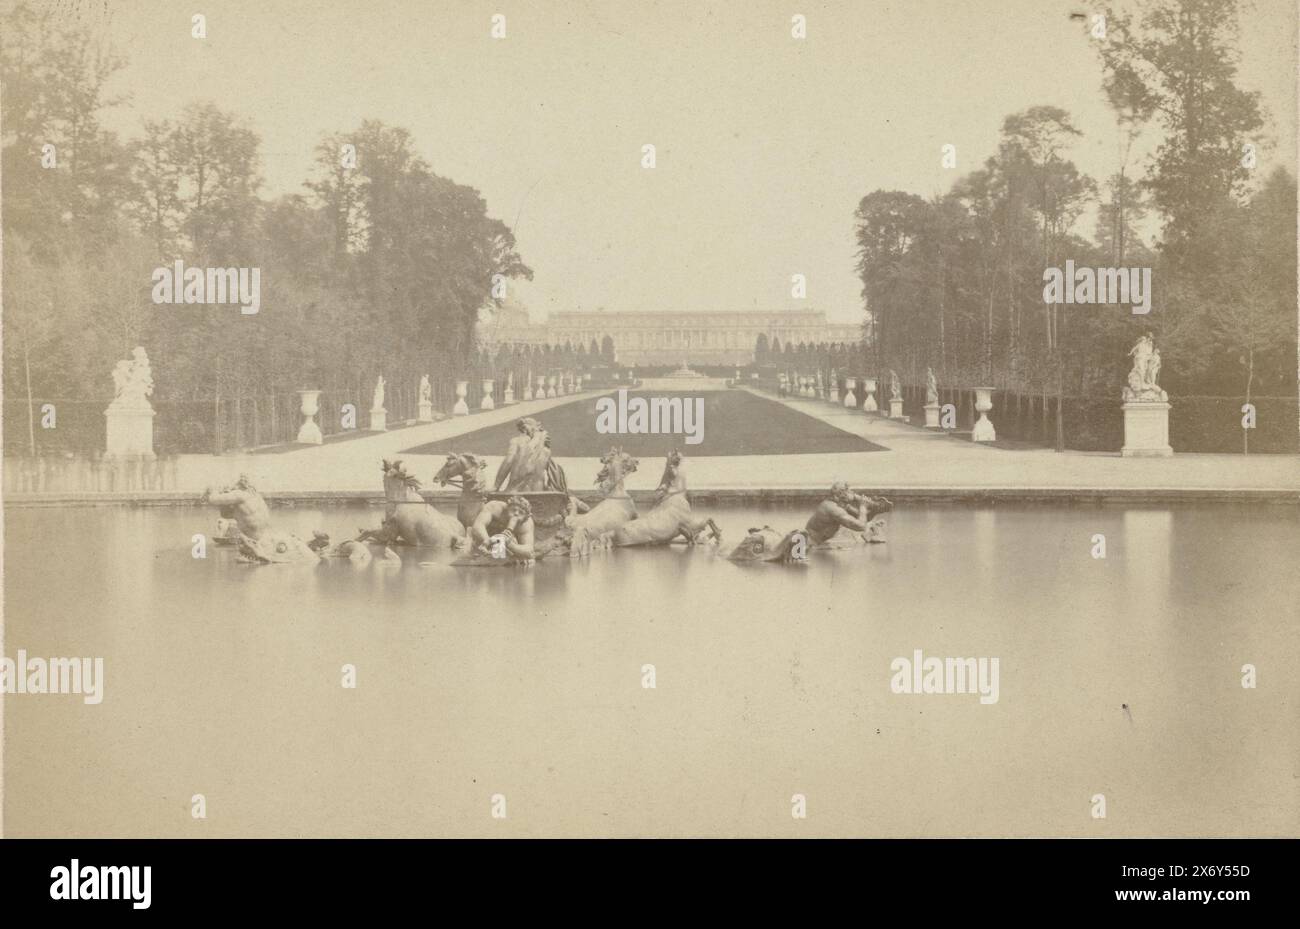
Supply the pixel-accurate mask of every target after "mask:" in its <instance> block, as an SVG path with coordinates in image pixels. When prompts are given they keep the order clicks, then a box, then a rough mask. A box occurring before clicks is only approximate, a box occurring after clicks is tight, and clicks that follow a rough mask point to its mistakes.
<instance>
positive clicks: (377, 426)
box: [370, 410, 388, 432]
mask: <svg viewBox="0 0 1300 929" xmlns="http://www.w3.org/2000/svg"><path fill="white" fill-rule="evenodd" d="M370 431H371V432H387V431H388V411H387V410H371V411H370Z"/></svg>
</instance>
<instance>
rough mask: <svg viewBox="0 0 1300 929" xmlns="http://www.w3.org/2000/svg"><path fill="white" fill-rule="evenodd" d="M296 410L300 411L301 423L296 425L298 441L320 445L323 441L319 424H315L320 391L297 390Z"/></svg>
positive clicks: (318, 410)
mask: <svg viewBox="0 0 1300 929" xmlns="http://www.w3.org/2000/svg"><path fill="white" fill-rule="evenodd" d="M298 411H299V412H300V413H302V425H301V426H299V427H298V441H299V442H301V443H303V444H304V445H320V444H321V443H323V442H324V441H325V437H324V436H323V435H321V431H320V426H318V425H316V420H315V418H314V417H315V416H316V414H317V413H318V412H320V391H319V390H300V391H298Z"/></svg>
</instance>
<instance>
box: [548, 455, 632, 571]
mask: <svg viewBox="0 0 1300 929" xmlns="http://www.w3.org/2000/svg"><path fill="white" fill-rule="evenodd" d="M600 463H601V466H602V467H601V469H600V472H599V473H598V474H597V475H596V483H597V484H598V485H599V486H600V489H601V490H602V491H604V493H605V498H604V499H603V500H601V501H600V502H599V503H597V504H596V505H595V506H593V507H592V508H591V509H590V510H588V511H587V512H586V513H582V514H579V515H576V516H574V515H570V516H567V517H566V518H565V520H564V526H563V528H561V529H560V530H559V531H558V532H556V533H555V535H554V536H552V537H551V538H550V539H548V540H547V541H546V543H545V544H544V545H543V546H541V550H540V551H539V552H538V557H539V558H542V557H545V556H546V555H549V554H563V555H569V556H571V557H577V556H579V555H585V554H587V553H588V552H590V551H591V550H592V549H593V548H601V547H605V548H607V547H609V546H610V545H611V544H612V537H613V532H614V530H615V529H618V528H619V527H620V526H622V525H624V524H625V523H627V522H628V521H629V520H633V519H636V504H635V503H633V502H632V497H631V495H629V494H628V492H627V490H626V489H625V488H624V487H623V482H624V481H625V480H626V479H627V476H628V475H629V474H632V473H633V472H634V471H636V468H637V460H636V459H635V458H633V457H632V456H631V455H629V454H628V453H627V452H625V451H623V450H622V449H620V448H611V449H610V450H609V454H607V455H605V456H604V457H603V458H601V459H600Z"/></svg>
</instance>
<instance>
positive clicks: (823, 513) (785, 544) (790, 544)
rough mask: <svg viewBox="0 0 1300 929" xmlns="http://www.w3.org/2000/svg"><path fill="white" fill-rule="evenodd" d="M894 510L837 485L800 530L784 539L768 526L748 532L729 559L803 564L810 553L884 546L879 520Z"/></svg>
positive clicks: (879, 500)
mask: <svg viewBox="0 0 1300 929" xmlns="http://www.w3.org/2000/svg"><path fill="white" fill-rule="evenodd" d="M893 508H894V505H893V503H891V502H890V501H888V500H886V499H885V498H884V497H864V496H862V495H861V494H858V493H855V492H854V491H852V490H850V489H849V485H848V484H847V483H845V482H844V481H836V482H835V483H834V484H832V485H831V489H830V493H829V495H828V496H827V497H826V499H825V500H823V501H822V502H821V503H820V504H818V505H817V509H816V510H814V511H813V514H812V516H810V517H809V518H808V523H807V525H805V526H804V528H803V529H795V530H793V531H791V532H787V533H785V534H784V535H783V534H782V533H780V532H778V531H777V530H775V529H773V528H772V527H771V526H763V527H761V528H758V529H750V530H749V534H748V535H746V536H745V538H744V539H742V540H741V542H740V544H739V545H737V546H736V547H735V548H734V549H733V550H732V552H731V554H730V555H729V556H728V557H729V558H730V559H731V560H732V561H737V562H742V563H744V562H768V563H773V562H780V563H782V564H806V563H807V555H808V552H809V551H810V550H812V549H836V548H843V547H845V546H847V545H856V544H858V543H859V542H883V541H884V538H883V536H882V534H881V533H882V531H883V528H884V520H883V519H880V518H879V517H880V516H881V514H883V513H886V512H888V511H890V510H892V509H893ZM841 530H848V531H847V532H843V531H841Z"/></svg>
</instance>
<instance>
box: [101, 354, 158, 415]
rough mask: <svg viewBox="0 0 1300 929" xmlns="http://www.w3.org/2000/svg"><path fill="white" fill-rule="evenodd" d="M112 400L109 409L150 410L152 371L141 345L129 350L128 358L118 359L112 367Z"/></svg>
mask: <svg viewBox="0 0 1300 929" xmlns="http://www.w3.org/2000/svg"><path fill="white" fill-rule="evenodd" d="M113 390H114V393H113V401H112V402H111V403H110V404H109V405H108V408H109V409H110V410H151V409H153V407H152V406H150V404H149V397H151V396H153V372H152V371H151V370H150V368H149V356H148V355H147V354H146V353H145V350H144V348H143V347H142V346H139V345H137V346H136V347H135V348H134V349H132V350H131V358H130V359H129V360H123V361H119V362H118V363H117V365H116V366H115V367H114V368H113Z"/></svg>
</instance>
